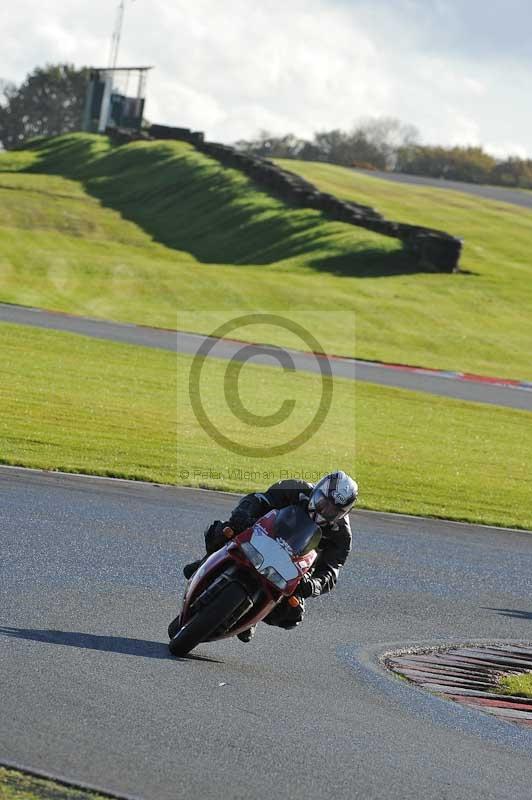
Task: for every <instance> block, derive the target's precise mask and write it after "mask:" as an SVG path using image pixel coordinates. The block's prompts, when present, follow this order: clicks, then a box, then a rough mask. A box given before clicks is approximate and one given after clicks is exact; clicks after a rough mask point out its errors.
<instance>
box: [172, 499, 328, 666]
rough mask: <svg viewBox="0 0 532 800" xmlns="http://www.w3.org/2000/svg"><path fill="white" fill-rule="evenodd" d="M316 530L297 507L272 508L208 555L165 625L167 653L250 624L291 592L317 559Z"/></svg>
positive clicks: (179, 651) (225, 635)
mask: <svg viewBox="0 0 532 800" xmlns="http://www.w3.org/2000/svg"><path fill="white" fill-rule="evenodd" d="M320 539H321V528H320V527H319V525H317V524H316V523H315V522H314V521H313V520H311V519H310V517H309V515H308V513H307V511H306V510H305V509H304V508H303V507H302V506H298V505H293V506H287V507H286V508H283V509H280V510H276V509H274V510H272V511H269V512H268V513H267V514H265V515H264V516H263V517H261V518H260V519H258V520H257V521H256V522H255V523H254V524H253V525H252V526H251V527H249V528H247V529H246V530H245V531H243V532H242V533H240V534H238V535H237V536H235V537H234V538H232V539H231V540H230V541H229V542H228V543H227V544H226V545H224V547H222V548H221V549H220V550H217V551H216V552H215V553H213V554H212V555H210V556H209V557H208V558H207V560H206V561H205V562H204V563H203V564H202V565H201V566H200V567H199V569H198V570H197V571H196V572H195V573H194V575H193V576H192V577H191V579H190V581H189V582H188V583H187V586H186V589H185V594H184V598H183V605H182V610H181V613H180V614H179V615H178V616H177V617H176V618H175V619H174V620H173V621H172V622H171V623H170V625H169V626H168V634H169V636H170V643H169V645H168V647H169V649H170V652H171V653H172V654H173V655H174V656H185V655H186V654H187V653H190V651H191V650H193V649H194V648H195V647H197V645H198V644H200V643H201V642H214V641H217V640H218V639H225V638H228V637H229V636H236V635H237V634H239V633H242V632H243V631H245V630H247V629H248V628H251V627H252V626H253V625H256V624H257V623H258V622H260V621H261V620H263V619H264V618H265V617H267V616H268V614H270V613H271V612H272V611H273V609H274V608H275V607H276V606H277V605H278V603H280V602H281V600H283V598H285V597H286V598H288V602H289V603H290V604H291V605H293V606H297V605H299V599H298V598H297V597H296V596H295V595H294V592H295V591H296V589H297V587H298V584H299V582H300V580H301V578H302V577H303V576H304V575H306V574H307V572H308V571H309V570H310V569H311V567H312V565H313V564H314V562H315V560H316V558H317V552H316V548H317V546H318V544H319V542H320Z"/></svg>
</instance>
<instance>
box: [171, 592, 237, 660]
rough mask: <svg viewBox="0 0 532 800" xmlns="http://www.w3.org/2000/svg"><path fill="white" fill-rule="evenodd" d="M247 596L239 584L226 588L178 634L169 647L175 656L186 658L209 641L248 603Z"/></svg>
mask: <svg viewBox="0 0 532 800" xmlns="http://www.w3.org/2000/svg"><path fill="white" fill-rule="evenodd" d="M246 599H247V594H246V592H245V591H244V589H243V588H242V586H240V584H238V583H228V584H227V586H224V588H223V589H222V591H221V592H220V594H219V595H217V597H216V599H215V601H214V602H212V603H210V604H209V605H208V606H204V607H203V608H201V609H200V610H199V611H198V612H197V613H196V614H194V616H193V617H192V619H190V620H189V621H188V622H187V623H186V624H185V625H183V627H182V628H181V629H180V630H179V631H178V632H177V633H176V635H175V636H174V637H173V639H172V640H171V641H170V643H169V645H168V649H169V650H170V652H171V653H172V655H174V656H186V655H187V653H190V651H191V650H193V649H194V648H195V647H197V646H198V644H200V643H201V642H203V641H205V639H208V638H209V636H210V635H211V633H213V632H214V631H215V630H216V628H219V627H220V626H221V625H223V623H224V622H225V620H226V619H227V617H229V616H231V614H233V613H234V612H235V611H236V610H237V608H238V607H239V606H240V605H241V604H242V603H244V602H245V601H246Z"/></svg>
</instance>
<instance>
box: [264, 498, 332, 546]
mask: <svg viewBox="0 0 532 800" xmlns="http://www.w3.org/2000/svg"><path fill="white" fill-rule="evenodd" d="M273 529H274V532H275V535H276V536H279V537H281V538H282V539H284V540H285V541H286V542H288V544H289V545H290V547H291V548H292V550H293V551H294V553H296V554H297V555H299V556H304V555H306V554H307V553H310V551H311V550H315V549H316V547H317V546H318V544H319V542H320V539H321V528H320V526H319V525H317V524H316V523H315V522H314V521H313V520H311V518H310V517H309V515H308V514H307V512H306V511H305V509H304V508H303V507H302V506H287V507H286V508H282V509H281V510H280V511H279V512H278V514H277V516H276V518H275V523H274V527H273Z"/></svg>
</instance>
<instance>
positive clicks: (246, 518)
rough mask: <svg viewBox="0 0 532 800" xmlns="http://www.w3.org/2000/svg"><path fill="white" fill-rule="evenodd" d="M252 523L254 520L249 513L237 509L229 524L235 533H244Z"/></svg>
mask: <svg viewBox="0 0 532 800" xmlns="http://www.w3.org/2000/svg"><path fill="white" fill-rule="evenodd" d="M252 522H253V519H252V517H251V516H250V515H249V513H248V512H247V511H243V510H239V509H238V508H235V510H234V511H233V513H232V514H231V517H230V519H229V523H228V524H229V526H230V527H231V528H232V529H233V530H234V531H235V533H242V531H245V530H246V528H249V526H250V525H251V523H252Z"/></svg>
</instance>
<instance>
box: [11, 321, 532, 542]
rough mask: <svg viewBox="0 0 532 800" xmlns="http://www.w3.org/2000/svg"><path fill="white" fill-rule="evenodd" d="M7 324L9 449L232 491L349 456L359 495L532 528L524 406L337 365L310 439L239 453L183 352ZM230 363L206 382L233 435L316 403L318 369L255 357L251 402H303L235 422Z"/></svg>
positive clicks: (256, 430)
mask: <svg viewBox="0 0 532 800" xmlns="http://www.w3.org/2000/svg"><path fill="white" fill-rule="evenodd" d="M0 337H1V345H2V355H3V358H2V381H1V384H0V407H1V408H2V416H1V418H0V462H1V463H4V464H11V465H21V466H28V467H37V468H42V469H51V470H54V469H55V470H63V471H67V472H82V473H88V474H98V475H111V476H116V477H126V478H133V479H139V480H148V481H155V482H161V483H170V484H182V485H190V486H203V487H207V488H213V489H225V490H231V491H249V490H257V489H258V488H263V487H264V486H265V485H269V484H270V483H273V482H274V481H275V480H278V479H279V478H282V477H290V476H299V475H301V476H303V477H306V478H307V479H308V480H313V479H316V478H317V477H318V476H319V475H321V474H323V473H324V472H327V471H329V470H331V469H335V468H343V469H346V470H347V471H350V472H352V473H353V474H355V475H356V477H357V479H358V480H359V482H360V485H361V503H360V504H361V506H362V507H364V508H370V509H376V510H381V511H396V512H402V513H410V514H417V515H428V516H434V517H443V518H449V519H457V520H464V521H470V522H480V523H485V524H494V525H503V526H514V527H521V528H525V529H532V507H531V503H530V491H529V456H530V452H531V449H532V431H531V428H530V422H529V415H528V414H527V413H526V412H521V411H514V410H511V409H504V408H497V407H493V406H483V405H477V404H472V403H463V402H459V401H454V400H449V399H447V398H438V397H431V396H429V395H426V394H420V393H415V392H408V391H403V390H397V389H388V388H385V387H378V386H374V385H371V384H362V383H361V384H357V383H355V382H353V381H348V380H336V379H335V380H334V391H333V401H332V408H331V412H330V414H329V415H328V417H327V419H326V421H325V422H324V424H323V425H322V427H321V428H320V429H319V431H318V432H317V433H316V434H315V435H314V436H313V437H312V438H311V439H310V440H309V441H307V442H306V443H305V444H304V445H303V446H301V447H299V448H298V449H297V450H295V451H293V452H291V453H288V454H286V455H278V456H272V457H255V456H253V457H243V456H241V455H237V454H235V453H233V452H230V451H227V450H225V449H223V448H221V447H219V446H218V445H216V444H215V443H214V442H213V441H212V439H211V438H210V437H209V436H208V435H207V434H206V433H205V432H204V431H203V430H202V428H201V427H200V426H199V425H198V423H197V421H196V418H195V416H194V414H193V410H192V406H191V402H190V398H189V395H188V376H189V372H190V367H191V359H190V358H189V357H187V356H181V355H179V356H175V355H172V354H169V353H164V352H158V351H155V350H148V349H145V348H141V347H132V346H127V345H119V344H114V343H109V342H103V341H98V340H92V339H88V338H84V337H80V336H74V335H71V334H63V333H58V332H55V331H41V330H36V329H30V328H25V327H19V326H14V325H5V324H4V325H2V326H0ZM226 369H227V362H224V361H218V360H216V359H212V360H207V361H206V362H205V365H204V371H203V377H202V383H201V396H202V398H203V401H204V404H205V409H206V412H207V413H208V415H209V416H210V418H211V419H213V420H214V421H215V423H216V424H217V425H218V426H219V428H220V429H221V430H222V431H223V432H224V433H225V434H226V435H227V436H229V437H231V438H232V439H234V440H235V441H237V442H240V443H244V444H248V443H250V442H252V443H254V444H256V445H261V446H265V447H270V446H272V445H274V444H275V443H276V442H278V443H279V442H280V443H282V442H283V441H286V439H287V438H291V437H292V436H293V435H294V433H295V432H297V431H296V430H295V428H296V427H297V429H298V430H299V429H301V428H302V427H304V426H305V424H306V423H307V422H308V421H309V420H310V419H311V418H312V417H313V415H314V413H315V410H316V406H317V402H318V400H317V398H318V397H319V396H320V393H321V384H320V380H319V378H318V377H317V376H315V375H312V374H308V375H306V374H303V373H291V372H289V373H285V372H284V371H282V370H279V369H274V368H268V367H258V366H254V365H252V364H246V366H245V367H244V368H243V371H242V374H241V376H240V384H239V386H240V393H239V396H240V398H241V400H242V403H243V404H244V406H245V407H246V408H248V409H250V410H252V411H253V413H255V414H257V415H266V414H270V413H271V412H272V410H277V409H278V408H279V406H280V405H281V400H282V398H283V397H289V398H293V399H294V401H295V408H294V411H293V413H292V414H291V415H290V416H289V417H288V419H287V420H286V421H284V422H281V423H280V424H279V425H278V426H276V427H275V429H272V428H268V427H257V426H256V425H251V426H250V425H249V424H248V423H245V422H240V421H239V420H238V419H237V418H236V417H235V416H234V414H233V413H232V411H231V410H230V409H229V407H228V405H227V402H226V399H225V397H224V379H225V374H226ZM194 402H195V401H194ZM501 464H504V469H501Z"/></svg>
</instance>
